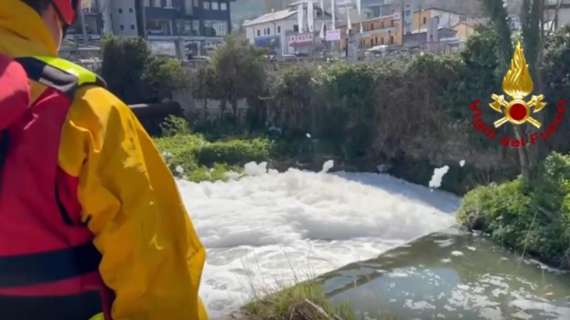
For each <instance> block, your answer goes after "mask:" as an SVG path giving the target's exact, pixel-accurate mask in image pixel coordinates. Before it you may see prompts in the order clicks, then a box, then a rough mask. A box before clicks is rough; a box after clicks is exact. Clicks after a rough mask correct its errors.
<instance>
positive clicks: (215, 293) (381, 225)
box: [179, 163, 459, 319]
mask: <svg viewBox="0 0 570 320" xmlns="http://www.w3.org/2000/svg"><path fill="white" fill-rule="evenodd" d="M331 167H332V163H328V164H326V165H325V166H324V168H323V169H324V170H323V172H321V173H311V172H303V171H299V170H294V169H292V170H289V171H287V172H285V173H276V172H274V171H272V172H268V170H267V167H266V164H262V165H255V164H248V165H247V166H246V170H245V171H246V174H247V175H248V176H246V177H243V178H241V179H239V180H232V181H229V182H225V183H224V182H216V183H210V182H204V183H199V184H198V183H191V182H187V181H179V187H180V190H181V193H182V195H183V198H184V201H185V203H186V204H187V207H188V209H189V211H190V214H191V216H192V219H193V222H194V224H195V226H196V228H197V231H198V233H199V235H200V238H201V240H202V241H203V243H204V245H205V246H206V248H207V251H208V260H207V264H206V268H205V272H204V275H203V281H202V289H201V296H202V298H203V299H204V301H205V303H206V305H207V307H208V309H209V312H210V315H211V317H212V318H213V319H216V318H219V317H220V316H221V315H222V314H225V313H228V312H230V311H232V310H235V309H237V308H239V307H240V306H241V305H243V304H244V303H246V302H248V301H249V300H250V299H251V298H253V297H255V296H259V295H263V294H266V293H268V292H271V291H273V290H276V289H279V288H282V287H284V286H287V285H290V284H292V283H296V282H300V281H302V280H305V279H308V278H313V277H315V276H318V275H320V274H323V273H325V272H329V271H332V270H335V269H338V268H339V267H342V266H344V265H346V264H349V263H351V262H355V261H361V260H366V259H370V258H374V257H376V256H378V255H379V254H381V253H383V252H385V251H387V250H388V249H390V248H392V247H394V246H396V245H401V244H403V243H405V242H407V241H410V240H413V239H415V238H417V237H419V236H423V235H426V234H429V233H431V232H434V231H439V230H442V229H446V228H448V227H449V226H451V225H452V224H453V223H454V218H453V216H452V213H453V212H454V211H455V210H456V209H457V207H458V205H459V199H458V198H457V197H455V196H453V195H450V194H447V193H443V192H437V191H436V192H431V191H430V190H429V189H428V188H425V187H421V186H417V185H412V184H409V183H406V182H403V181H401V180H398V179H395V178H392V177H389V176H386V175H378V174H365V173H361V174H359V173H355V174H349V173H339V174H329V173H326V172H327V171H328V170H330V168H331Z"/></svg>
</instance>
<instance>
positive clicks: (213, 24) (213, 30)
mask: <svg viewBox="0 0 570 320" xmlns="http://www.w3.org/2000/svg"><path fill="white" fill-rule="evenodd" d="M228 32H229V26H228V22H227V21H223V20H204V35H205V36H207V37H208V36H209V37H223V36H225V35H227V34H228Z"/></svg>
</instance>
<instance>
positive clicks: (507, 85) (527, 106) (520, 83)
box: [489, 41, 547, 129]
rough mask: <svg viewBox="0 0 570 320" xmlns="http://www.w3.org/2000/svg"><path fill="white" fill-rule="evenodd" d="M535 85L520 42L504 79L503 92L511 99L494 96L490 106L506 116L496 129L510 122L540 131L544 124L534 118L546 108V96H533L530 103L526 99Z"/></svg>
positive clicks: (500, 120)
mask: <svg viewBox="0 0 570 320" xmlns="http://www.w3.org/2000/svg"><path fill="white" fill-rule="evenodd" d="M533 90H534V83H533V81H532V77H531V75H530V71H529V69H528V64H527V62H526V58H525V55H524V49H523V48H522V45H521V43H520V41H519V42H518V44H517V46H516V49H515V53H514V56H513V59H512V62H511V67H510V69H509V71H508V72H507V74H506V75H505V78H504V79H503V91H504V92H505V93H506V94H507V95H508V96H509V97H510V99H508V98H505V96H504V95H497V94H493V95H492V96H491V98H492V99H493V102H492V103H490V104H489V106H490V107H491V108H492V109H493V110H495V111H497V112H499V113H502V114H503V115H504V116H503V118H501V119H499V120H497V121H495V128H499V127H501V126H503V125H504V124H506V123H507V122H510V123H512V124H514V125H522V124H525V123H529V124H531V125H533V126H534V127H536V128H538V129H540V127H542V123H540V121H538V120H537V119H536V118H533V117H532V114H533V113H538V112H540V111H542V109H544V107H546V105H547V104H546V102H544V95H542V94H541V95H538V96H535V95H533V96H532V97H531V99H530V101H528V102H527V101H526V100H525V99H526V98H527V97H528V96H529V95H530V94H531V93H532V92H533Z"/></svg>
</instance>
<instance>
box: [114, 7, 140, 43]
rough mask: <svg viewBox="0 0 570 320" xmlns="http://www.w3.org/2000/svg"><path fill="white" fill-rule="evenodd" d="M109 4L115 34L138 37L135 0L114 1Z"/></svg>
mask: <svg viewBox="0 0 570 320" xmlns="http://www.w3.org/2000/svg"><path fill="white" fill-rule="evenodd" d="M109 2H110V4H109V11H110V16H111V20H112V21H113V33H114V34H116V35H119V36H126V37H136V36H138V27H137V13H136V7H135V0H112V1H109Z"/></svg>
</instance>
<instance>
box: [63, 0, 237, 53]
mask: <svg viewBox="0 0 570 320" xmlns="http://www.w3.org/2000/svg"><path fill="white" fill-rule="evenodd" d="M233 1H235V0H84V1H83V15H82V17H81V18H80V19H78V22H77V23H76V25H75V26H73V27H72V28H70V30H69V33H68V34H69V37H68V39H71V41H75V42H76V43H80V42H81V41H82V40H83V39H84V38H88V41H85V43H87V42H89V41H91V42H96V41H97V40H99V39H100V38H101V35H102V34H106V33H107V34H113V35H116V36H119V37H144V38H145V39H146V40H147V41H148V43H149V46H150V48H151V49H152V51H153V52H154V53H157V54H162V55H168V56H173V57H179V58H183V59H186V58H189V57H191V56H200V55H207V54H209V52H210V51H211V50H213V49H214V48H216V47H217V46H218V45H219V44H220V43H222V42H223V39H224V37H225V36H226V35H227V34H228V33H230V32H231V30H232V25H231V8H230V2H233ZM83 23H84V24H85V28H84V25H83Z"/></svg>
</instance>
